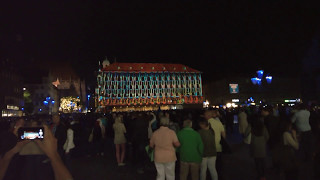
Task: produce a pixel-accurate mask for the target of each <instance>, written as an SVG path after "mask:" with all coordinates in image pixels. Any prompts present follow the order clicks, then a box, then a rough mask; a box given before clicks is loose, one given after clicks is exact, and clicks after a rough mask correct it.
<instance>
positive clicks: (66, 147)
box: [63, 128, 75, 153]
mask: <svg viewBox="0 0 320 180" xmlns="http://www.w3.org/2000/svg"><path fill="white" fill-rule="evenodd" d="M74 147H75V145H74V142H73V130H72V129H70V128H69V129H68V130H67V140H66V142H65V143H64V145H63V149H64V150H65V151H66V152H67V153H68V152H70V150H71V149H73V148H74Z"/></svg>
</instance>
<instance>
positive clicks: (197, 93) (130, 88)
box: [95, 63, 203, 111]
mask: <svg viewBox="0 0 320 180" xmlns="http://www.w3.org/2000/svg"><path fill="white" fill-rule="evenodd" d="M97 82H98V87H97V88H96V97H95V100H96V107H97V108H98V110H99V109H104V108H105V107H113V108H114V109H117V110H119V109H122V110H124V111H125V110H155V109H157V108H159V107H161V108H164V109H175V108H177V106H178V107H182V105H185V104H202V103H203V97H202V79H201V72H199V71H197V70H195V69H192V68H190V67H187V66H184V65H182V64H151V63H113V64H111V65H108V66H105V67H104V68H102V69H99V72H98V75H97ZM139 106H143V107H144V108H140V109H139V108H138V107H139Z"/></svg>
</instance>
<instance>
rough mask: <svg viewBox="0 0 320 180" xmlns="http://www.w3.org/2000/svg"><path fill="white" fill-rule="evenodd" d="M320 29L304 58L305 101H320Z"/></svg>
mask: <svg viewBox="0 0 320 180" xmlns="http://www.w3.org/2000/svg"><path fill="white" fill-rule="evenodd" d="M319 58H320V31H319V32H318V34H317V35H316V36H315V37H314V38H313V40H312V43H311V46H310V48H309V50H308V51H307V53H306V56H305V57H304V58H303V60H302V66H301V67H302V81H301V84H302V97H303V99H304V101H305V102H308V103H309V104H310V103H316V104H319V102H320V60H319Z"/></svg>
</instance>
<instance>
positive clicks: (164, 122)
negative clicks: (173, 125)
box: [160, 117, 170, 126]
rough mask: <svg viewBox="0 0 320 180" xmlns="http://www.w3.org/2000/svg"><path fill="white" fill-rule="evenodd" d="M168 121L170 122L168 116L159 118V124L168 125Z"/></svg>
mask: <svg viewBox="0 0 320 180" xmlns="http://www.w3.org/2000/svg"><path fill="white" fill-rule="evenodd" d="M169 123H170V121H169V118H167V117H161V118H160V125H161V126H169Z"/></svg>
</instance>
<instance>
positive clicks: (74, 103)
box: [60, 97, 81, 112]
mask: <svg viewBox="0 0 320 180" xmlns="http://www.w3.org/2000/svg"><path fill="white" fill-rule="evenodd" d="M60 102H61V103H60V107H61V110H62V111H63V112H72V111H79V110H80V109H81V105H80V99H78V98H74V97H63V98H61V100H60Z"/></svg>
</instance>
